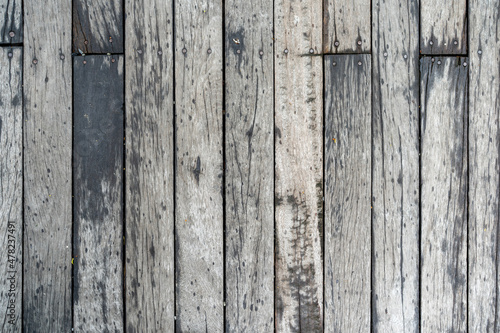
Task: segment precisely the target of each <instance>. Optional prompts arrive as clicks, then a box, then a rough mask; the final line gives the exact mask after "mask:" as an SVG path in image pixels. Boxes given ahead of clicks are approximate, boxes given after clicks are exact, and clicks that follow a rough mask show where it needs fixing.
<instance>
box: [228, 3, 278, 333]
mask: <svg viewBox="0 0 500 333" xmlns="http://www.w3.org/2000/svg"><path fill="white" fill-rule="evenodd" d="M225 9H226V13H225V18H226V19H225V22H226V35H225V40H224V42H225V55H226V60H225V68H226V71H225V73H226V76H225V82H226V84H225V89H226V95H225V97H226V102H225V105H226V110H225V115H226V116H225V124H226V126H225V129H226V133H225V141H226V144H225V147H226V149H225V154H226V188H225V191H226V207H225V210H226V249H225V250H226V263H225V265H226V323H225V327H226V331H227V332H272V331H273V329H274V204H273V200H274V189H273V185H272V184H273V182H274V158H273V156H274V154H273V151H274V149H273V147H274V146H273V137H274V126H273V122H274V103H273V101H274V96H273V95H274V94H273V32H272V29H273V15H272V12H273V4H272V2H270V1H262V0H252V1H244V2H241V1H235V0H230V1H228V2H226V4H225ZM248 19H250V21H248Z"/></svg>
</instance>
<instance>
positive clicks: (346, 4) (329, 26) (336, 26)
mask: <svg viewBox="0 0 500 333" xmlns="http://www.w3.org/2000/svg"><path fill="white" fill-rule="evenodd" d="M323 3H324V4H323V6H324V18H323V26H324V27H323V48H324V49H323V52H324V53H368V52H370V50H371V26H370V24H371V23H370V20H371V13H370V8H371V3H370V0H351V1H345V0H323ZM314 24H319V21H317V22H314Z"/></svg>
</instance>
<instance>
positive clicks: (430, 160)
mask: <svg viewBox="0 0 500 333" xmlns="http://www.w3.org/2000/svg"><path fill="white" fill-rule="evenodd" d="M466 62H467V58H455V57H445V58H432V59H431V58H429V57H426V58H423V59H422V60H421V69H420V73H421V82H420V84H421V86H420V96H421V109H420V110H421V124H420V133H421V145H422V146H421V151H422V153H421V154H422V156H421V166H422V172H421V177H422V179H421V181H422V187H421V191H422V199H421V200H422V201H421V205H422V206H421V207H422V208H421V209H422V222H421V223H422V238H421V251H422V252H421V269H422V271H421V297H422V298H421V307H422V308H421V313H422V318H421V329H422V332H465V331H466V329H467V327H466V322H467V71H468V68H467V66H464V65H467V63H466Z"/></svg>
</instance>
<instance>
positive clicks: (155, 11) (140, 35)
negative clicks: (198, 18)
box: [125, 0, 175, 332]
mask: <svg viewBox="0 0 500 333" xmlns="http://www.w3.org/2000/svg"><path fill="white" fill-rule="evenodd" d="M125 11H126V13H127V20H126V27H125V32H126V35H127V38H126V40H125V41H126V44H125V53H126V62H125V63H126V73H127V75H126V83H125V86H126V90H125V96H126V105H125V110H126V121H127V124H126V155H125V156H126V168H125V170H126V171H125V172H126V174H125V175H126V182H125V184H126V194H125V199H126V201H125V206H126V214H125V217H126V223H125V226H126V236H125V239H126V261H125V265H126V278H127V281H126V290H127V294H126V310H127V316H126V319H127V323H126V327H127V331H128V332H146V331H156V332H172V331H173V330H174V316H175V302H174V292H175V288H174V187H173V183H174V158H173V157H174V154H173V153H174V147H173V130H174V127H173V126H174V125H173V120H174V118H173V93H174V90H173V66H174V62H173V47H172V38H173V36H172V30H173V13H172V11H173V10H172V3H171V1H167V2H165V1H164V0H154V1H146V2H143V1H139V0H128V1H127V2H126V3H125Z"/></svg>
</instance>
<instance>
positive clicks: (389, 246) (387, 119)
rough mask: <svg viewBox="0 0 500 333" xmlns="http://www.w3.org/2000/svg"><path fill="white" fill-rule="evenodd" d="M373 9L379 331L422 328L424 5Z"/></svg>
mask: <svg viewBox="0 0 500 333" xmlns="http://www.w3.org/2000/svg"><path fill="white" fill-rule="evenodd" d="M372 6H373V7H372V13H373V16H372V19H373V53H372V57H373V125H372V126H373V131H372V133H373V165H372V170H373V186H372V190H373V194H372V195H373V196H372V206H373V208H372V223H373V224H372V225H373V239H372V242H373V246H372V251H373V252H372V260H373V261H372V264H373V267H372V283H373V285H372V290H373V293H372V305H373V308H372V323H373V329H374V331H375V332H381V333H382V332H383V333H386V332H394V333H397V332H408V333H410V332H418V330H419V297H420V296H419V279H420V276H419V257H420V254H419V232H420V222H419V219H420V217H419V191H420V189H419V182H420V180H419V124H418V116H419V109H418V99H419V93H418V92H419V80H418V77H419V76H418V75H419V74H418V69H419V49H418V38H416V37H417V36H418V23H419V16H418V9H419V2H418V0H412V1H408V2H400V1H397V0H386V1H380V0H377V1H374V2H373V4H372Z"/></svg>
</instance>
